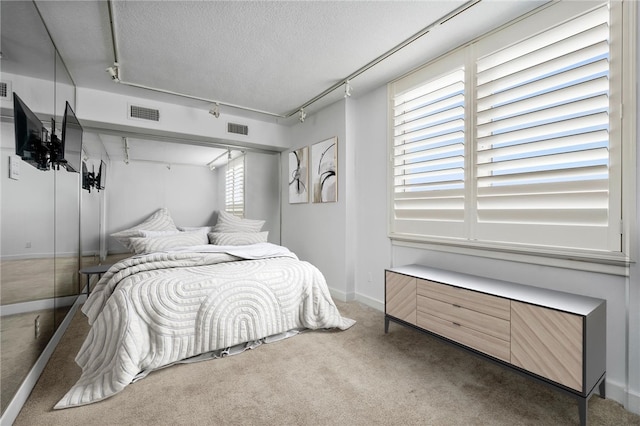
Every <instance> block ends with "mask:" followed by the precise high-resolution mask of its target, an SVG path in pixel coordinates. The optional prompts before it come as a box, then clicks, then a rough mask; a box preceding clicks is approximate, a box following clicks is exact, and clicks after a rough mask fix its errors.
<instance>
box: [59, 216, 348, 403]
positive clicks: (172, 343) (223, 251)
mask: <svg viewBox="0 0 640 426" xmlns="http://www.w3.org/2000/svg"><path fill="white" fill-rule="evenodd" d="M146 226H147V227H148V226H149V225H146ZM138 231H140V230H138ZM154 232H163V231H154ZM181 232H185V231H181ZM222 233H223V234H228V232H222ZM240 233H242V232H240ZM209 234H211V233H209ZM177 236H180V237H184V235H180V234H177ZM130 238H140V237H130ZM142 238H146V239H147V240H148V242H149V243H152V245H155V246H158V244H160V245H162V244H161V243H160V242H159V241H158V240H156V239H157V238H165V236H163V235H156V236H154V237H142ZM243 238H244V237H241V239H243ZM82 312H83V313H84V314H86V316H87V318H88V322H89V324H90V326H91V328H90V330H89V333H88V335H87V337H86V340H85V341H84V343H83V345H82V347H81V349H80V351H79V352H78V355H77V356H76V362H77V363H78V365H79V366H80V367H81V368H82V374H81V376H80V378H79V379H78V381H77V382H76V383H75V384H74V385H73V387H72V388H71V389H70V390H69V391H68V392H67V393H66V394H65V395H64V396H63V397H62V399H60V401H59V402H58V403H57V404H56V406H55V407H54V408H55V409H62V408H69V407H74V406H80V405H85V404H90V403H93V402H97V401H100V400H103V399H105V398H108V397H110V396H113V395H115V394H116V393H118V392H120V391H121V390H123V389H124V388H125V387H126V386H127V385H128V384H129V383H132V382H133V381H135V380H139V379H141V378H143V377H144V376H146V375H147V374H149V373H150V372H151V371H154V370H157V369H159V368H163V367H167V366H170V365H172V364H175V363H177V362H189V361H192V360H201V359H211V358H216V357H218V356H223V355H225V354H229V353H237V352H241V351H242V350H244V349H247V348H253V347H255V346H257V345H259V344H261V343H263V342H269V341H272V340H278V339H281V338H285V337H289V336H291V335H294V334H295V333H297V332H299V331H301V330H307V329H312V330H315V329H328V328H335V329H339V330H346V329H348V328H349V327H351V326H352V325H353V324H354V323H355V321H353V320H351V319H348V318H344V317H342V316H341V315H340V313H339V312H338V309H337V307H336V305H335V303H334V302H333V300H332V299H331V296H330V294H329V290H328V287H327V284H326V281H325V279H324V276H323V275H322V273H321V272H320V271H319V270H318V269H317V268H316V267H314V266H313V265H311V264H310V263H308V262H304V261H301V260H299V259H298V258H297V256H296V255H295V254H294V253H292V252H291V251H289V250H288V249H287V248H285V247H282V246H279V245H275V244H271V243H268V242H250V243H248V244H241V245H220V244H199V245H190V246H180V247H172V248H168V249H167V248H164V249H161V250H155V249H154V250H151V251H150V252H146V253H140V254H136V255H134V256H132V257H129V258H126V259H124V260H122V261H120V262H118V263H116V264H114V265H113V266H112V267H111V268H110V269H109V270H108V272H106V273H105V274H104V275H103V276H102V278H101V279H100V280H99V282H98V283H97V284H96V287H95V289H94V290H93V291H92V293H91V296H90V297H89V299H88V300H87V302H86V303H85V304H84V305H83V307H82Z"/></svg>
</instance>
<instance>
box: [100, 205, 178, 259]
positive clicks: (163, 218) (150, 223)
mask: <svg viewBox="0 0 640 426" xmlns="http://www.w3.org/2000/svg"><path fill="white" fill-rule="evenodd" d="M143 232H163V233H167V234H165V235H169V234H177V233H178V232H180V231H179V230H178V228H176V225H175V224H174V223H173V219H172V218H171V215H170V214H169V210H167V209H166V208H162V209H160V210H158V211H156V212H155V213H154V214H152V215H151V216H149V217H148V218H147V219H146V220H145V221H144V222H142V223H140V224H138V225H136V226H133V227H131V228H129V229H125V230H123V231H120V232H116V233H114V234H111V236H112V237H113V238H115V239H116V240H117V241H118V242H119V243H120V244H122V245H123V246H125V247H126V248H128V249H129V250H132V251H133V247H132V245H131V238H138V237H144V236H145V235H144V234H143Z"/></svg>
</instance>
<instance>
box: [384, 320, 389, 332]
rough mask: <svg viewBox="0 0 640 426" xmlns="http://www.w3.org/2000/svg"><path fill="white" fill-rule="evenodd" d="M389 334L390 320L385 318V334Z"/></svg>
mask: <svg viewBox="0 0 640 426" xmlns="http://www.w3.org/2000/svg"><path fill="white" fill-rule="evenodd" d="M388 332H389V318H388V317H384V334H387V333H388Z"/></svg>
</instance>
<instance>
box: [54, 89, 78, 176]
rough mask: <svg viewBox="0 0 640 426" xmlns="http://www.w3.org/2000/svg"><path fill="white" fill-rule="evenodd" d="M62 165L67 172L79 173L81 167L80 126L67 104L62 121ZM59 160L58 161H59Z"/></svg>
mask: <svg viewBox="0 0 640 426" xmlns="http://www.w3.org/2000/svg"><path fill="white" fill-rule="evenodd" d="M61 152H62V153H63V155H64V158H63V159H62V160H64V161H66V163H64V161H63V164H64V166H65V167H66V169H67V171H69V172H79V171H80V167H82V126H81V125H80V122H79V121H78V118H77V117H76V115H75V114H74V112H73V109H72V108H71V105H69V102H67V103H66V106H65V109H64V117H63V119H62V149H61ZM59 160H60V159H59Z"/></svg>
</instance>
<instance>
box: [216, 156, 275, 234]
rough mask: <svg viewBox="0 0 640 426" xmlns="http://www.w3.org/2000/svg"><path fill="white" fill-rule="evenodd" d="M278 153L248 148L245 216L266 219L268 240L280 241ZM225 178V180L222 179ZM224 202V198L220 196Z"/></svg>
mask: <svg viewBox="0 0 640 426" xmlns="http://www.w3.org/2000/svg"><path fill="white" fill-rule="evenodd" d="M279 160H280V155H279V154H264V153H257V152H247V154H246V158H245V163H244V167H245V179H246V180H245V185H246V188H245V206H244V208H245V217H246V218H248V219H261V220H264V221H265V224H264V226H263V227H262V230H263V231H269V242H271V243H274V244H280V161H279ZM222 182H224V180H222ZM220 200H221V202H222V203H224V198H221V199H220Z"/></svg>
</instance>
